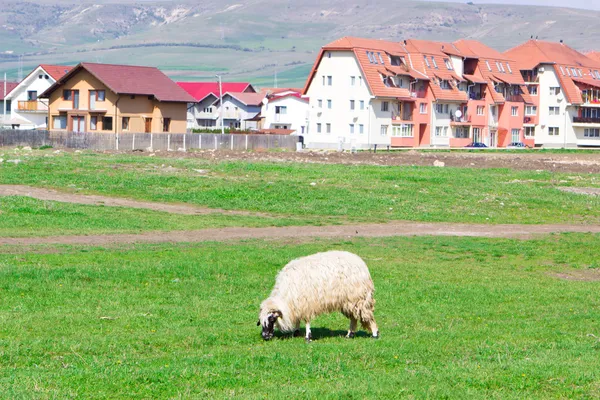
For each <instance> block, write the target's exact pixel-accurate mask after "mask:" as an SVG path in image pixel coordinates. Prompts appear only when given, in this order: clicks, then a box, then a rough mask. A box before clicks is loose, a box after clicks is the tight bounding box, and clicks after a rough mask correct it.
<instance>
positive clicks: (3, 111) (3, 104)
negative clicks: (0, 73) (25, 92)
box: [2, 72, 6, 123]
mask: <svg viewBox="0 0 600 400" xmlns="http://www.w3.org/2000/svg"><path fill="white" fill-rule="evenodd" d="M3 98H4V101H3V102H2V123H5V122H6V72H5V73H4V97H3Z"/></svg>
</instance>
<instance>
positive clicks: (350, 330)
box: [346, 317, 358, 339]
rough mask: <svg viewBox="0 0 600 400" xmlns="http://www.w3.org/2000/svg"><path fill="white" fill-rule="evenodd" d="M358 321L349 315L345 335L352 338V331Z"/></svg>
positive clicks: (354, 330) (354, 329)
mask: <svg viewBox="0 0 600 400" xmlns="http://www.w3.org/2000/svg"><path fill="white" fill-rule="evenodd" d="M357 323H358V321H357V320H356V318H354V317H350V328H348V334H347V335H346V337H347V338H349V339H354V332H356V324H357Z"/></svg>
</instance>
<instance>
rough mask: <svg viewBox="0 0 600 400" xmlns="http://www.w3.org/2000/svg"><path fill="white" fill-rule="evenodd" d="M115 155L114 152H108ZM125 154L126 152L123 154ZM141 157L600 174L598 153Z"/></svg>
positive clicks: (176, 154)
mask: <svg viewBox="0 0 600 400" xmlns="http://www.w3.org/2000/svg"><path fill="white" fill-rule="evenodd" d="M111 153H114V152H111ZM124 153H127V152H124ZM127 154H132V155H137V156H140V157H148V156H149V155H150V156H157V157H162V158H165V157H166V158H198V159H206V160H212V161H229V160H231V161H233V160H240V161H248V162H261V161H268V162H301V163H322V164H349V165H381V166H396V165H397V166H400V165H404V166H407V165H409V166H433V165H434V162H436V161H438V162H440V161H441V162H443V163H444V165H445V167H459V168H508V169H515V170H539V171H555V172H566V173H568V172H572V173H600V151H599V152H598V154H594V153H577V152H571V153H563V154H551V153H542V152H539V153H536V152H523V153H508V152H507V153H497V152H486V151H473V152H431V151H429V152H428V151H418V150H407V151H389V152H388V151H386V150H382V151H378V152H377V153H372V152H359V153H355V154H352V153H348V152H344V153H339V152H334V151H308V150H307V151H302V152H266V151H265V152H256V151H255V152H235V151H212V150H201V151H192V152H187V153H183V152H156V153H148V152H128V153H127Z"/></svg>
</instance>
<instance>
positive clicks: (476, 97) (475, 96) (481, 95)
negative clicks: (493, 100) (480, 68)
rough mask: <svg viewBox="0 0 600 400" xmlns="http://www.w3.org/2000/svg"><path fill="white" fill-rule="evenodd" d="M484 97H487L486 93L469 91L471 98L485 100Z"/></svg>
mask: <svg viewBox="0 0 600 400" xmlns="http://www.w3.org/2000/svg"><path fill="white" fill-rule="evenodd" d="M484 99H485V95H484V94H482V93H476V92H470V93H469V100H484Z"/></svg>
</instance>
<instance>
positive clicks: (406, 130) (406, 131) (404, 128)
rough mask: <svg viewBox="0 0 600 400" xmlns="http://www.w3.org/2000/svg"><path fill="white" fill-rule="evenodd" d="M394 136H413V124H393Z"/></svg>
mask: <svg viewBox="0 0 600 400" xmlns="http://www.w3.org/2000/svg"><path fill="white" fill-rule="evenodd" d="M392 136H399V137H413V125H412V124H402V125H400V126H393V127H392Z"/></svg>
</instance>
